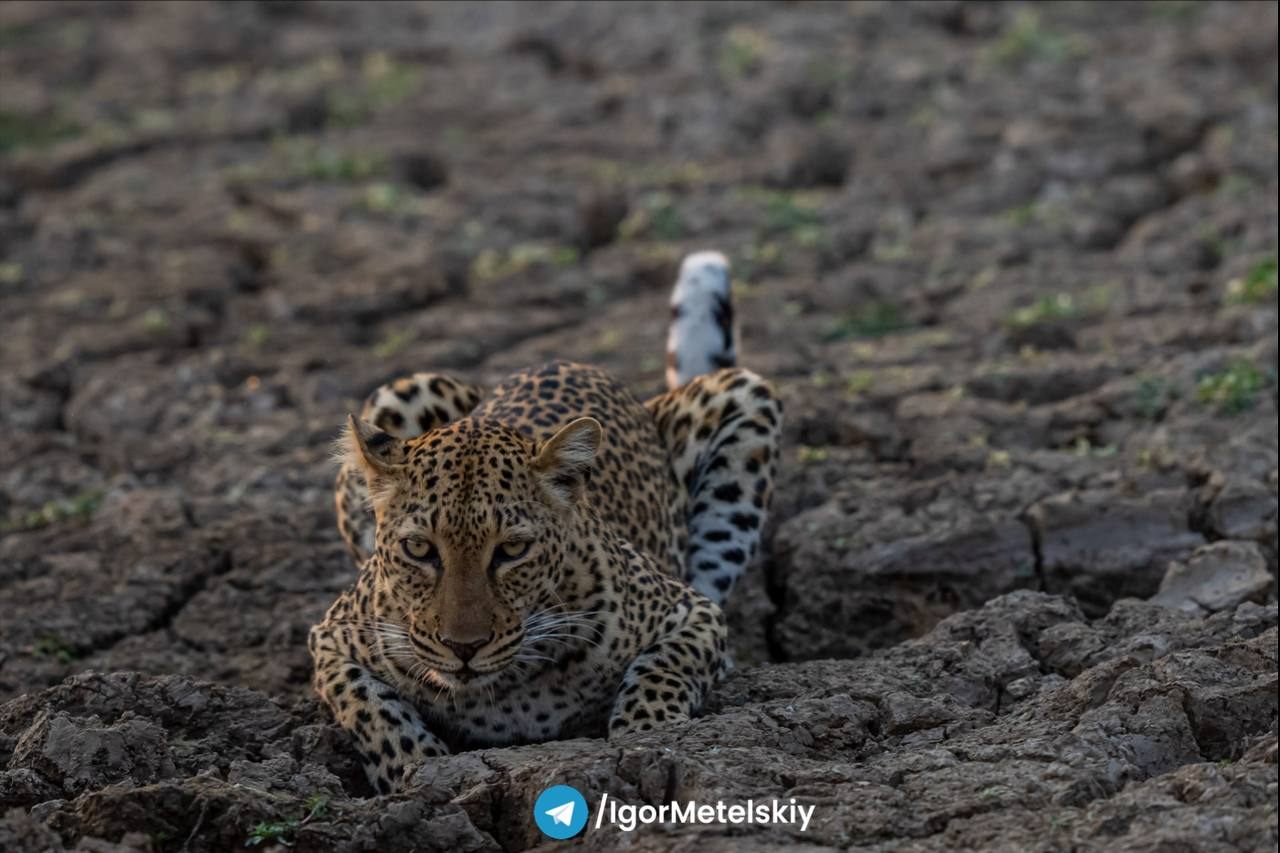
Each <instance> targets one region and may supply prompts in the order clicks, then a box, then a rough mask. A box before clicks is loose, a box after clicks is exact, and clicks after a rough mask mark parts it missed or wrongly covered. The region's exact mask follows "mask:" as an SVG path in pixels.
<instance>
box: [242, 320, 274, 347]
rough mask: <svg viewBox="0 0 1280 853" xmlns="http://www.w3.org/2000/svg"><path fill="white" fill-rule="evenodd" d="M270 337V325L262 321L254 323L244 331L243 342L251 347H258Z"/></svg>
mask: <svg viewBox="0 0 1280 853" xmlns="http://www.w3.org/2000/svg"><path fill="white" fill-rule="evenodd" d="M270 339H271V327H270V326H267V325H265V324H263V323H255V324H254V325H252V326H250V327H249V328H248V329H246V330H245V333H244V342H245V343H247V344H248V345H249V346H251V347H260V346H262V345H263V344H265V343H266V342H267V341H268V340H270Z"/></svg>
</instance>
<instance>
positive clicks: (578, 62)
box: [0, 0, 1280, 851]
mask: <svg viewBox="0 0 1280 853" xmlns="http://www.w3.org/2000/svg"><path fill="white" fill-rule="evenodd" d="M1276 49H1277V37H1276V7H1275V5H1274V4H1249V3H1242V4H1234V3H1213V4H1201V3H1183V2H1155V3H1146V4H1138V3H1111V4H1095V5H1091V6H1076V5H1072V4H1056V5H1052V6H1045V7H1041V6H1030V5H1025V6H1024V5H1018V4H991V3H982V2H974V3H958V2H943V3H893V4H849V5H835V4H804V3H799V4H796V3H792V4H769V5H763V4H705V5H704V4H692V3H690V4H676V5H673V6H670V7H662V8H661V9H660V10H659V9H654V8H652V7H649V6H618V5H616V4H574V3H555V4H538V5H537V6H536V7H535V6H534V5H533V4H497V3H494V4H479V5H464V4H441V5H418V4H400V3H397V4H373V5H370V4H364V3H348V2H333V3H324V4H293V3H277V2H257V3H235V4H230V3H216V2H190V3H181V4H120V3H114V2H106V3H77V4H46V3H34V2H22V0H10V2H6V3H3V4H0V81H3V85H0V701H8V702H9V704H8V705H6V706H5V711H4V716H3V727H4V728H3V731H4V738H5V740H4V741H3V742H0V743H2V745H3V750H0V755H2V756H3V757H4V761H3V762H0V766H3V767H4V768H6V769H5V770H4V774H5V775H4V776H3V782H2V784H0V803H3V804H5V805H8V806H14V807H16V808H19V809H21V811H18V812H14V813H11V814H10V816H9V817H8V818H6V823H5V828H4V829H3V830H2V831H0V832H3V833H8V834H7V835H5V834H0V848H4V849H10V848H13V849H25V848H40V847H57V846H58V845H59V844H67V845H74V844H77V843H80V840H82V839H91V838H96V839H98V840H97V841H93V842H89V841H87V840H86V841H85V843H86V844H89V845H90V846H93V845H97V847H96V849H110V848H111V845H112V844H117V843H119V844H122V845H124V846H126V847H139V846H142V847H145V846H146V845H148V844H150V845H151V847H152V849H154V850H157V851H161V850H163V851H172V850H180V849H182V848H183V847H184V845H185V846H186V847H187V848H188V849H222V848H225V847H238V846H240V845H242V844H243V843H244V842H245V841H246V840H249V837H248V836H249V833H250V832H251V831H252V829H253V827H254V826H256V825H257V824H259V823H265V824H266V826H265V828H264V829H263V832H262V833H260V836H261V839H262V840H261V843H263V844H266V843H267V842H268V841H269V840H270V837H272V836H278V837H283V838H286V839H289V840H292V841H295V842H296V843H297V844H298V845H299V846H303V847H316V848H327V847H337V848H343V847H350V848H352V849H355V848H357V847H360V848H371V847H377V848H379V849H396V848H397V845H399V846H400V847H404V848H406V849H409V848H417V849H430V848H431V846H432V845H435V846H436V847H437V848H439V849H450V850H462V849H469V848H474V849H485V848H487V847H492V846H493V845H495V844H498V845H502V846H505V847H507V848H516V847H522V846H526V845H529V844H532V843H534V842H535V841H536V839H535V838H533V837H532V836H531V835H530V834H529V833H531V832H532V831H533V830H532V828H531V825H530V824H529V823H528V820H527V813H528V807H529V797H531V796H532V795H533V794H534V793H536V791H537V790H538V789H539V786H541V785H542V784H544V783H545V782H546V781H547V780H549V779H551V778H564V779H568V780H572V781H575V782H576V783H577V784H579V786H580V787H582V788H583V789H584V790H589V791H591V792H604V791H609V792H610V793H615V794H616V795H617V796H619V797H624V798H630V799H631V800H633V801H636V802H639V801H641V800H644V801H657V800H661V799H662V798H663V797H666V796H669V795H671V794H672V793H676V794H679V795H682V796H684V795H687V796H689V797H699V798H706V797H710V796H712V795H715V796H716V797H719V796H721V795H724V796H728V795H729V794H732V795H733V796H738V795H740V794H741V795H746V794H748V793H751V792H766V791H767V792H771V793H772V794H781V793H784V792H788V791H797V792H800V793H797V794H796V796H797V797H803V798H808V800H809V801H811V802H816V803H818V804H819V812H818V820H819V824H818V825H817V826H815V827H813V828H811V829H810V831H809V832H808V833H806V834H805V836H804V837H803V839H800V840H803V841H806V842H809V843H813V842H815V841H816V842H817V843H820V844H825V845H828V846H832V847H848V846H851V845H854V846H857V845H879V846H882V847H885V848H890V847H905V848H912V847H916V846H929V845H938V846H942V845H950V846H956V845H960V846H974V847H984V848H990V847H995V846H998V845H1000V844H1006V845H1008V846H1010V847H1014V848H1019V849H1020V848H1023V847H1026V846H1036V845H1039V846H1045V847H1056V846H1062V847H1066V846H1070V845H1076V846H1081V847H1096V848H1104V847H1108V848H1109V847H1113V846H1126V845H1128V846H1132V847H1135V848H1137V847H1143V846H1146V847H1151V846H1159V845H1160V844H1162V843H1164V842H1165V841H1166V840H1169V841H1170V843H1173V842H1172V839H1190V841H1188V842H1187V843H1189V844H1190V845H1191V846H1196V847H1202V848H1204V849H1213V848H1214V847H1215V845H1216V846H1218V847H1223V848H1226V847H1232V846H1245V847H1249V846H1254V847H1262V848H1264V849H1274V842H1275V837H1274V834H1273V831H1270V830H1266V829H1265V827H1266V826H1270V825H1273V824H1274V821H1275V817H1276V813H1277V804H1276V793H1275V784H1276V770H1275V721H1276V713H1275V706H1274V703H1272V704H1269V705H1268V704H1267V702H1266V701H1264V700H1265V697H1264V696H1262V694H1261V693H1260V692H1259V691H1261V690H1262V688H1263V687H1267V689H1269V690H1272V691H1274V679H1275V666H1274V658H1275V634H1274V629H1273V628H1272V627H1271V626H1272V625H1273V624H1274V621H1275V616H1274V612H1275V611H1274V606H1275V601H1276V571H1277V539H1276V535H1277V527H1276V525H1277V484H1278V473H1277V462H1278V455H1280V454H1278V453H1277V435H1276V428H1275V423H1276V408H1277V406H1276V391H1277V380H1276V365H1277V344H1276V339H1277V338H1276V335H1277V311H1276V257H1277V243H1276V239H1277V238H1276V233H1277V222H1278V221H1280V216H1278V214H1277V165H1276V164H1277V155H1278V150H1277V142H1276V139H1277V136H1276V126H1277V108H1276V100H1277V62H1276ZM704 248H717V249H719V250H721V251H724V252H725V253H726V254H727V255H728V256H729V257H730V258H731V259H732V261H733V264H734V271H735V279H736V287H737V302H738V304H737V316H738V317H739V318H740V321H741V333H742V347H741V350H742V352H743V361H744V363H745V364H746V365H748V366H750V367H752V368H754V369H756V370H758V371H760V372H762V373H765V374H767V375H769V376H770V377H771V378H773V379H774V380H775V381H776V383H777V385H778V387H779V389H780V391H781V393H782V395H783V398H784V402H785V405H786V409H787V422H786V434H785V437H784V441H785V446H786V451H785V452H786V458H785V460H784V465H783V466H782V472H781V480H780V483H779V488H778V494H777V502H776V506H775V512H774V521H773V523H772V528H771V530H770V531H769V532H768V544H767V548H766V554H765V558H764V560H763V561H762V563H761V565H759V566H757V567H756V568H755V569H754V571H753V573H752V574H751V575H750V576H749V577H748V578H747V581H746V582H745V583H744V584H743V585H742V586H741V587H740V592H739V594H738V596H737V598H736V600H735V601H734V603H733V612H732V613H731V618H732V622H733V624H732V640H733V644H734V658H735V660H736V661H737V663H738V674H737V675H735V676H734V678H733V679H732V680H731V681H729V682H728V683H726V684H725V685H724V686H723V687H722V689H721V691H720V693H719V698H718V699H717V702H718V703H719V704H718V705H717V706H716V707H715V708H714V709H713V712H712V713H711V714H710V715H709V716H707V717H705V718H703V719H701V720H699V721H695V722H694V723H691V724H689V725H688V726H683V727H672V728H671V729H670V730H667V731H664V732H663V733H662V734H661V735H660V736H655V737H654V738H652V739H648V740H640V741H637V742H636V743H635V744H629V745H627V746H626V747H625V748H622V747H618V748H613V747H606V746H605V745H603V744H599V743H590V742H574V743H568V744H552V745H545V746H541V747H531V748H526V749H518V750H501V751H496V752H487V753H483V754H481V753H476V754H469V755H460V756H455V757H453V758H450V759H448V760H447V761H445V762H442V764H441V767H439V768H437V769H436V771H434V772H435V773H437V774H438V777H435V778H433V779H425V778H424V779H423V780H422V782H423V786H422V788H421V789H420V790H419V791H417V792H416V793H415V795H414V796H411V797H402V798H398V799H394V800H390V801H379V800H367V801H366V800H362V799H359V796H360V795H362V794H363V793H367V792H365V791H364V790H363V789H362V787H361V786H362V783H361V782H360V781H359V779H358V778H356V774H354V773H353V767H352V765H351V759H350V756H349V755H348V753H347V752H346V747H345V744H344V742H343V741H342V739H341V738H339V737H338V736H337V734H336V732H335V731H334V730H333V729H332V728H331V727H330V726H329V724H328V720H327V718H326V717H325V715H324V714H322V713H320V712H319V711H318V710H317V709H316V707H315V705H314V703H313V701H312V700H311V698H310V690H309V687H308V679H309V677H310V662H309V660H308V658H307V654H306V650H305V636H306V632H307V629H308V628H309V626H310V625H311V624H312V623H313V622H315V621H316V620H317V619H318V618H319V617H320V616H321V614H322V613H323V611H324V609H325V607H326V605H327V604H328V602H329V601H331V600H332V598H333V597H334V596H335V595H336V594H337V593H338V591H340V590H341V589H342V588H343V587H344V586H345V585H346V584H347V583H349V581H350V579H351V576H352V573H353V568H352V566H351V564H350V560H349V558H348V557H347V555H346V553H345V551H344V549H343V548H342V546H341V544H340V541H339V539H338V536H337V533H336V530H335V527H334V519H333V511H332V503H331V494H330V489H331V484H332V475H333V469H332V467H331V465H330V463H329V459H328V456H329V447H330V444H331V441H332V439H333V437H334V435H335V433H336V431H337V429H338V426H339V425H340V424H341V423H342V421H343V419H344V417H345V415H346V413H347V412H348V411H350V410H352V409H353V408H356V407H358V405H359V400H360V399H361V397H362V396H363V395H364V394H365V393H366V392H367V391H368V390H369V389H370V388H371V387H372V386H373V385H375V384H377V383H378V382H381V381H384V380H386V379H387V378H389V377H391V376H394V375H396V374H399V373H405V372H411V371H416V370H423V369H436V370H447V371H453V372H456V373H458V374H460V375H462V376H464V377H465V378H468V379H471V380H475V381H479V382H486V381H490V380H492V379H493V378H494V377H496V376H498V375H500V374H502V373H503V372H505V371H507V370H508V369H510V368H512V367H519V366H524V365H526V364H528V363H531V362H535V361H538V360H541V359H543V358H547V357H569V358H577V359H582V360H589V361H593V362H596V363H599V364H601V365H603V366H605V367H607V368H609V369H610V370H612V371H614V372H615V373H617V375H619V376H620V377H621V378H623V379H624V380H625V381H627V382H628V383H630V384H631V385H632V386H633V387H634V388H636V389H637V391H639V392H641V393H645V392H648V391H651V390H656V389H657V388H659V387H660V385H661V382H662V372H663V362H662V356H663V345H664V333H665V325H666V320H667V309H666V306H665V303H666V298H667V291H668V288H669V286H670V284H671V281H672V279H673V275H674V272H675V268H676V265H677V264H678V262H679V259H680V257H681V256H682V254H684V253H685V252H688V251H693V250H698V249H704ZM1153 597H1154V599H1153V600H1154V601H1157V602H1159V603H1160V604H1161V605H1163V607H1157V606H1156V605H1155V604H1144V603H1142V600H1146V599H1152V598H1153ZM1268 631H1271V633H1267V632H1268ZM931 632H932V633H931ZM1268 643H1269V645H1268ZM827 658H831V659H834V660H822V659H827ZM97 673H117V674H115V675H100V674H97ZM1268 685H1270V686H1269V687H1268ZM1268 738H1269V739H1268ZM310 798H317V799H310ZM320 798H327V799H323V808H321V807H320V804H321V802H322V799H320ZM308 802H310V804H308ZM292 822H296V823H297V825H296V826H295V825H293V823H292ZM274 824H279V826H274ZM587 838H588V843H591V844H600V845H603V846H608V845H617V846H623V845H626V844H629V843H632V842H633V841H634V843H636V844H642V845H648V846H651V847H655V848H664V849H687V848H689V847H691V846H693V845H695V844H701V843H702V839H704V838H706V839H707V842H706V843H716V844H720V845H722V846H725V847H726V849H728V847H729V845H731V844H733V845H739V846H741V845H744V844H746V843H747V842H748V841H750V842H752V843H756V844H758V845H759V846H762V847H767V846H769V845H771V844H778V843H790V842H791V841H794V840H796V837H795V836H793V835H792V834H790V833H789V832H788V831H784V830H775V831H772V834H770V833H769V832H764V831H761V832H753V833H751V834H747V835H742V836H729V835H725V834H723V831H722V830H720V829H703V830H701V831H698V832H695V831H693V830H682V831H678V832H672V833H665V832H657V831H653V832H648V833H645V834H644V835H642V836H640V837H639V839H638V840H637V839H635V838H630V837H628V836H624V835H623V834H621V833H614V834H610V833H606V832H604V831H601V832H599V833H594V834H593V833H590V832H589V833H588V836H587ZM734 849H738V848H734Z"/></svg>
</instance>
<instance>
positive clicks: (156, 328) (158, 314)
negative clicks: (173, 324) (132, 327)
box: [138, 308, 169, 334]
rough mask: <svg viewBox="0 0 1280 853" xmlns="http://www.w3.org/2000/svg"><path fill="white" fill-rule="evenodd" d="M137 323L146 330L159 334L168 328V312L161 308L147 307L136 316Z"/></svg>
mask: <svg viewBox="0 0 1280 853" xmlns="http://www.w3.org/2000/svg"><path fill="white" fill-rule="evenodd" d="M138 325H139V326H141V327H142V328H144V329H146V330H147V331H148V332H153V333H156V334H159V333H160V332H163V331H166V330H167V329H168V328H169V314H168V312H166V311H165V310H164V309H163V308H148V309H147V310H146V311H145V312H143V314H142V316H141V317H139V318H138Z"/></svg>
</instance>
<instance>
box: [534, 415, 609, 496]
mask: <svg viewBox="0 0 1280 853" xmlns="http://www.w3.org/2000/svg"><path fill="white" fill-rule="evenodd" d="M603 432H604V430H603V428H602V427H601V426H600V422H599V421H597V420H596V419H595V418H578V419H577V420H576V421H574V422H573V423H571V424H568V425H566V426H564V427H562V428H561V429H560V431H559V432H557V433H556V434H555V435H553V436H551V438H550V439H548V440H547V442H546V443H545V444H543V445H542V447H541V448H539V450H538V458H537V459H535V460H534V462H533V471H534V474H535V475H537V477H538V481H539V482H540V483H542V488H543V491H545V492H546V493H547V496H548V497H549V498H550V499H551V501H552V503H553V505H558V506H561V507H565V506H568V505H570V504H572V503H576V502H577V501H578V499H579V498H581V497H582V492H583V490H584V489H585V488H586V482H587V472H588V471H590V470H591V463H592V462H593V461H595V458H596V451H597V450H599V449H600V437H601V435H602V434H603Z"/></svg>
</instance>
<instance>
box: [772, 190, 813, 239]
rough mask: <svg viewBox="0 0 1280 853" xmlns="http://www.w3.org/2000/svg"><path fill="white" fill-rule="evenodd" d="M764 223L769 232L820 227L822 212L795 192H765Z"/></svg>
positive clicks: (787, 231)
mask: <svg viewBox="0 0 1280 853" xmlns="http://www.w3.org/2000/svg"><path fill="white" fill-rule="evenodd" d="M762 200H763V202H764V225H765V228H766V229H767V230H769V231H771V232H782V233H789V232H795V231H798V230H801V229H805V228H821V227H822V225H823V219H822V213H821V211H819V210H818V208H817V205H815V204H814V203H813V202H812V201H810V200H809V199H807V198H804V197H802V196H797V195H796V194H795V193H784V192H765V193H763V194H762Z"/></svg>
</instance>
